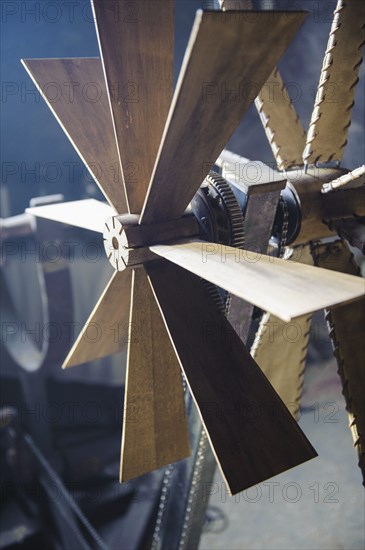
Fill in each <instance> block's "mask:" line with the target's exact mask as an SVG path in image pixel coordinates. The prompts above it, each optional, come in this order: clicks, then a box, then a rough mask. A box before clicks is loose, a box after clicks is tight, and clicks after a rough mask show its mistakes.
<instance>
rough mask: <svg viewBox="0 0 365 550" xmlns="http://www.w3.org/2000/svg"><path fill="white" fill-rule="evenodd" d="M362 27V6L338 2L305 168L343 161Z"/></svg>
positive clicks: (364, 22)
mask: <svg viewBox="0 0 365 550" xmlns="http://www.w3.org/2000/svg"><path fill="white" fill-rule="evenodd" d="M364 25H365V5H364V2H357V1H354V2H347V1H345V0H338V2H337V6H336V9H335V11H334V17H333V23H332V27H331V31H330V35H329V39H328V44H327V50H326V54H325V57H324V60H323V66H322V71H321V75H320V80H319V84H318V89H317V95H316V99H315V104H314V109H313V113H312V119H311V122H310V126H309V130H308V135H307V143H306V147H305V149H304V152H303V161H304V163H305V164H313V163H316V162H328V161H331V160H336V161H340V160H341V159H342V155H343V151H344V148H345V145H346V143H347V134H348V130H349V126H350V123H351V111H352V107H353V105H354V97H355V90H356V84H357V82H358V80H359V70H360V65H361V62H362V46H363V45H364Z"/></svg>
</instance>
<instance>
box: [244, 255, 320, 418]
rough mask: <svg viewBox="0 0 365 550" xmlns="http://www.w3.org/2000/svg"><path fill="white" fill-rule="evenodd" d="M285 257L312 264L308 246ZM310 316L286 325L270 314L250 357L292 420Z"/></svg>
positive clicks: (297, 405) (297, 402)
mask: <svg viewBox="0 0 365 550" xmlns="http://www.w3.org/2000/svg"><path fill="white" fill-rule="evenodd" d="M293 252H294V251H293V250H289V251H288V255H287V257H288V258H289V260H290V257H291V256H294V257H293V260H294V259H295V261H297V262H298V263H305V264H307V265H313V258H312V255H311V250H310V247H309V246H308V245H304V246H302V247H297V249H296V250H295V254H293ZM311 322H312V314H307V315H302V316H301V317H297V318H295V319H294V321H293V322H290V323H286V322H285V321H283V320H282V319H279V317H276V316H275V315H272V314H271V313H265V314H264V315H263V317H262V319H261V321H260V325H259V328H258V330H257V333H256V336H255V339H254V342H253V344H252V348H251V355H252V357H253V358H254V359H255V361H256V362H257V364H258V365H259V367H260V368H261V370H262V371H263V373H264V374H265V376H267V378H268V380H270V383H271V384H272V385H273V387H274V389H275V390H276V391H277V393H278V394H279V395H280V397H281V399H282V400H283V401H284V403H285V405H286V406H287V407H288V409H289V410H290V412H291V413H292V415H293V417H294V418H298V414H299V408H300V399H301V396H302V388H303V381H304V367H305V361H306V358H307V352H308V345H309V336H310V327H311Z"/></svg>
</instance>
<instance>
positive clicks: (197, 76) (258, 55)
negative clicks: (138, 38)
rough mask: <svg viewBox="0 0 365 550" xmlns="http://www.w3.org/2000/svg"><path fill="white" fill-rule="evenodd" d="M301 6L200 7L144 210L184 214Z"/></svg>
mask: <svg viewBox="0 0 365 550" xmlns="http://www.w3.org/2000/svg"><path fill="white" fill-rule="evenodd" d="M304 16H305V14H304V13H302V12H299V13H298V12H288V13H281V12H277V13H276V12H275V14H274V13H273V12H257V13H256V14H255V20H254V21H253V20H252V19H250V20H248V19H247V17H240V16H239V14H237V13H236V12H227V13H224V14H223V13H220V12H208V13H205V14H203V13H202V12H201V11H199V12H198V13H197V15H196V19H195V23H194V27H193V30H192V33H191V36H190V40H189V44H188V47H187V50H186V54H185V58H184V61H183V65H182V68H181V71H180V76H179V80H178V83H177V86H176V90H175V94H174V98H173V101H172V104H171V109H170V112H169V116H168V120H167V122H166V127H165V130H164V135H163V138H162V141H161V146H160V150H159V154H158V158H157V160H156V164H155V167H154V170H153V175H152V179H151V182H150V185H149V189H148V195H147V197H146V201H145V204H144V207H143V211H142V219H143V221H144V222H153V221H157V220H162V219H174V218H178V217H180V216H181V215H182V213H183V212H184V210H185V209H186V207H187V206H188V204H189V202H190V201H191V199H192V198H193V196H194V194H195V193H196V191H197V189H198V188H199V186H200V184H201V182H202V181H203V180H204V178H205V176H206V175H207V174H208V172H209V170H210V169H211V167H212V166H213V164H214V162H215V161H216V159H217V158H218V156H219V154H220V152H221V151H222V149H223V148H224V146H225V145H226V143H227V141H228V140H229V139H230V138H231V136H232V134H233V133H234V131H235V130H236V128H237V127H238V125H239V123H240V121H241V119H242V117H243V115H244V113H245V112H246V111H247V109H248V107H249V106H250V105H251V103H252V102H253V100H254V98H255V96H256V95H257V93H258V92H259V90H260V89H261V87H262V85H263V84H264V82H265V81H266V79H267V78H268V76H269V75H270V73H271V72H272V70H273V68H274V66H275V65H276V63H277V61H278V60H279V58H280V57H281V55H282V54H283V53H284V51H285V50H286V48H287V46H288V44H289V42H290V41H291V39H292V38H293V36H294V35H295V33H296V31H297V30H298V28H299V26H300V25H301V23H302V21H303V19H304Z"/></svg>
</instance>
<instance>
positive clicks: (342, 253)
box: [314, 241, 365, 485]
mask: <svg viewBox="0 0 365 550" xmlns="http://www.w3.org/2000/svg"><path fill="white" fill-rule="evenodd" d="M314 258H315V261H316V263H317V264H318V265H319V266H321V267H325V268H326V269H329V270H335V271H339V272H341V273H350V274H352V275H358V276H359V278H360V277H361V274H360V270H359V268H358V266H357V264H356V262H355V261H354V258H353V255H352V253H351V251H350V250H349V248H348V246H347V244H346V243H345V242H344V241H336V242H334V243H330V244H322V245H318V246H316V247H315V248H314ZM326 320H327V324H328V329H329V334H330V337H331V340H332V345H333V348H334V355H335V357H336V360H337V365H338V373H339V375H340V378H341V382H342V391H343V395H344V398H345V400H346V408H347V411H348V415H349V426H350V429H351V433H352V436H353V440H354V446H355V448H356V449H357V452H358V457H359V466H360V468H361V471H362V475H363V480H364V485H365V408H364V403H365V339H364V326H365V298H363V299H362V300H359V301H357V302H354V303H352V304H344V305H342V306H339V307H336V308H330V309H326Z"/></svg>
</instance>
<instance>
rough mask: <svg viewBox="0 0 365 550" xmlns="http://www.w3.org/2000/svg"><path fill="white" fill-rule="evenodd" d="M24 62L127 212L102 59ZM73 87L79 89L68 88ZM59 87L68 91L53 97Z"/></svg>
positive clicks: (107, 191)
mask: <svg viewBox="0 0 365 550" xmlns="http://www.w3.org/2000/svg"><path fill="white" fill-rule="evenodd" d="M22 63H23V65H24V67H25V68H26V70H27V72H28V74H29V75H30V77H31V78H32V80H33V82H34V83H35V85H36V86H37V88H38V89H39V91H40V93H41V95H42V97H43V98H44V100H45V101H46V103H47V105H48V107H49V108H50V109H51V111H52V113H53V114H54V116H55V117H56V119H57V120H58V122H59V123H60V125H61V127H62V129H63V130H64V132H65V133H66V135H67V137H68V138H69V140H70V141H71V143H72V145H73V146H74V147H75V149H76V151H77V153H78V154H79V155H80V157H81V159H82V161H83V162H84V164H85V166H86V167H87V168H88V169H89V171H90V173H91V175H92V176H93V178H94V179H95V181H96V183H97V184H98V186H99V187H100V189H101V191H102V192H103V193H104V195H105V198H106V199H107V200H108V202H109V203H110V204H111V205H112V206H114V208H115V210H116V211H117V212H126V211H127V202H126V195H125V191H124V183H123V178H122V175H121V172H120V170H119V162H118V150H117V147H116V143H115V137H114V130H113V123H112V117H111V115H110V108H109V104H108V98H107V91H106V86H105V81H104V76H103V68H102V65H101V62H100V59H87V58H83V59H25V60H22ZM67 83H73V84H74V85H73V86H69V87H66V84H67ZM55 87H56V89H57V90H61V91H62V93H61V94H59V97H56V98H55V99H52V97H53V96H52V95H51V94H52V93H54V88H55ZM88 94H89V96H88ZM91 214H92V213H91Z"/></svg>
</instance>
